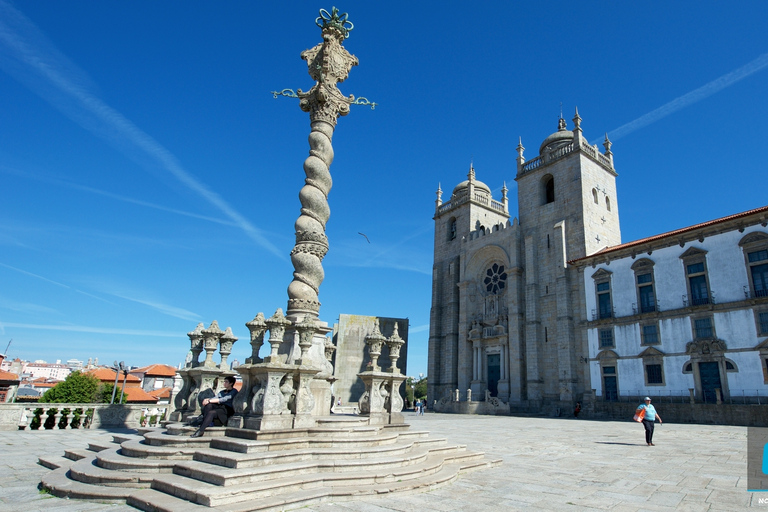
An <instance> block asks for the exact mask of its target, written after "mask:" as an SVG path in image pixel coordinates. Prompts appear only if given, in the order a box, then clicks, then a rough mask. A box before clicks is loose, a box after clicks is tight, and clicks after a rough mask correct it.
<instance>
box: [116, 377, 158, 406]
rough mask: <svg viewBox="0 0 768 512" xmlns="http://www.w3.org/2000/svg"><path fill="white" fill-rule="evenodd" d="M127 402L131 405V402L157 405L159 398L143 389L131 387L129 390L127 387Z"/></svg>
mask: <svg viewBox="0 0 768 512" xmlns="http://www.w3.org/2000/svg"><path fill="white" fill-rule="evenodd" d="M112 373H114V372H112ZM125 400H126V401H127V402H128V403H131V402H134V403H135V402H151V403H153V404H156V403H157V398H156V397H154V396H152V395H150V394H149V393H147V392H146V391H144V390H143V389H141V388H139V387H135V388H134V387H130V388H129V387H127V386H126V388H125Z"/></svg>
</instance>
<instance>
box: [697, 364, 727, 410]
mask: <svg viewBox="0 0 768 512" xmlns="http://www.w3.org/2000/svg"><path fill="white" fill-rule="evenodd" d="M699 377H700V379H701V394H702V397H703V398H704V402H705V403H708V404H714V403H715V402H717V395H716V394H715V390H716V389H720V390H722V389H723V388H722V387H721V386H720V366H719V365H718V364H717V362H716V361H711V362H707V363H699Z"/></svg>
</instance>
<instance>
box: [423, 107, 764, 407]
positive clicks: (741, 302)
mask: <svg viewBox="0 0 768 512" xmlns="http://www.w3.org/2000/svg"><path fill="white" fill-rule="evenodd" d="M524 149H525V148H523V146H522V143H520V144H519V145H518V147H517V152H518V157H517V175H516V178H515V181H517V190H518V206H519V213H518V215H519V220H518V218H513V219H511V220H510V218H511V216H510V213H509V210H508V199H507V188H506V186H503V187H502V188H501V198H500V200H495V199H494V198H493V197H492V193H491V189H490V188H489V187H488V186H487V185H486V184H484V183H483V182H481V181H479V180H478V179H477V177H476V175H475V170H474V168H472V167H471V168H470V170H469V175H468V179H467V180H466V181H463V182H461V183H459V184H458V185H457V186H456V187H455V188H454V189H453V192H452V193H451V196H450V198H449V199H448V200H447V201H445V202H443V200H442V196H443V192H442V190H441V189H440V188H439V187H438V190H437V201H436V208H435V216H434V220H435V255H434V266H433V279H432V309H431V316H430V336H429V369H428V371H429V385H428V386H429V387H428V395H429V398H430V402H431V403H433V404H434V406H435V408H436V409H437V410H438V411H440V410H443V411H446V412H482V413H496V414H503V413H508V412H510V411H511V412H514V411H521V412H522V411H528V412H539V413H547V414H557V413H559V411H561V410H563V409H565V410H570V409H572V408H573V406H574V404H575V402H577V401H581V402H582V403H583V404H585V405H587V406H588V407H587V411H594V410H595V404H599V403H603V402H606V401H614V400H619V399H620V398H621V397H620V395H622V389H623V390H624V393H623V394H624V395H626V396H625V398H626V399H627V400H630V401H631V400H634V399H635V398H636V397H635V396H634V395H639V396H642V395H644V394H650V395H655V396H659V395H663V396H672V395H673V393H674V395H675V396H680V397H683V395H685V397H687V396H688V395H689V394H690V400H691V402H692V403H693V402H694V401H706V400H709V401H710V402H711V401H712V400H713V398H712V397H715V396H717V397H719V398H718V399H717V400H719V401H722V400H724V397H725V396H726V394H732V395H733V394H738V393H740V394H741V395H742V396H746V395H747V394H749V395H750V396H757V397H759V396H761V394H762V395H763V398H766V397H768V387H767V386H768V377H765V378H764V375H768V362H766V361H768V358H766V357H765V354H767V353H768V349H766V348H765V346H768V340H767V339H766V334H768V333H765V332H764V331H765V329H768V327H766V326H765V325H761V321H762V322H763V323H764V324H766V325H768V323H767V322H768V313H765V311H768V294H767V293H765V292H764V291H761V290H764V289H768V253H766V254H763V252H765V251H763V252H761V251H762V247H763V245H765V244H763V245H760V244H762V243H763V242H762V241H763V240H768V233H765V229H764V228H765V226H766V212H768V207H767V208H763V209H759V210H757V211H754V212H745V213H744V214H740V215H739V216H738V220H737V221H733V222H720V220H718V221H710V222H709V223H705V224H703V225H702V226H706V227H707V228H706V229H704V228H701V227H700V226H692V227H689V228H684V229H683V230H678V231H676V232H673V233H672V234H665V235H658V236H656V237H651V238H648V239H643V240H639V241H635V242H630V243H628V244H622V240H621V230H620V224H619V208H618V207H619V205H618V201H617V194H616V177H617V172H616V170H615V169H614V166H613V154H612V152H611V143H610V141H609V140H608V138H607V137H606V139H605V142H604V143H603V150H602V151H601V150H599V149H598V147H597V146H596V145H595V146H592V145H589V144H588V142H587V140H586V139H585V137H584V136H583V134H582V131H581V118H580V117H579V114H578V111H576V115H575V117H574V118H573V129H572V130H569V129H568V127H567V124H566V121H565V120H564V119H560V120H559V126H558V130H557V131H556V132H555V133H553V134H552V135H550V136H548V137H547V138H546V139H544V141H543V142H542V143H541V145H540V147H539V152H538V155H537V156H536V157H535V158H533V159H530V160H526V159H525V157H524V154H523V153H524ZM715 225H717V229H716V230H715V228H713V227H712V226H715ZM749 226H752V228H750V229H748V231H750V232H751V231H754V233H752V235H751V236H752V238H750V239H749V240H752V239H753V238H754V239H755V240H758V239H759V241H758V242H754V243H753V242H749V243H746V242H744V243H742V246H744V247H746V248H747V249H750V248H751V249H750V251H751V252H749V253H747V252H744V251H745V250H746V249H744V248H743V247H742V248H740V246H739V245H738V244H736V245H734V247H733V248H729V249H728V251H730V252H724V254H726V253H727V254H730V255H731V256H732V258H731V259H733V262H725V263H724V262H722V261H717V262H715V260H714V254H715V253H716V251H715V250H713V249H711V247H714V246H719V245H718V244H720V245H722V244H723V243H730V242H724V241H725V240H729V241H730V240H731V239H732V238H733V239H736V238H738V239H742V238H743V237H744V231H745V229H747V227H749ZM707 229H709V231H707ZM710 231H711V233H710ZM736 231H739V232H738V233H736ZM680 232H685V233H687V235H686V236H685V237H682V238H681V236H680V235H679V233H680ZM731 232H733V233H735V234H731V235H727V236H724V235H726V234H727V233H731ZM736 235H739V236H736ZM715 236H716V237H718V238H717V240H715V239H712V240H711V241H710V242H708V244H704V245H705V246H707V247H704V246H702V243H701V242H703V240H704V238H705V237H707V238H708V237H715ZM683 238H685V240H683ZM689 240H692V241H694V242H698V243H697V244H696V243H694V246H693V247H692V248H689V247H686V249H689V250H688V251H687V252H685V253H684V254H683V255H677V254H675V257H674V258H673V259H670V258H671V257H669V256H668V255H667V252H669V254H672V252H670V251H661V248H662V247H668V246H670V245H674V244H678V243H679V244H680V246H681V247H682V246H683V245H685V244H686V243H689ZM718 240H719V241H718ZM713 244H714V246H713ZM750 244H751V245H750ZM755 244H757V245H759V246H760V247H758V249H754V247H752V246H755V247H756V245H755ZM656 246H658V249H659V254H658V255H657V256H656V257H655V258H653V257H651V255H652V254H653V252H654V250H655V249H656V248H657V247H656ZM640 250H643V251H645V252H646V254H645V258H644V259H641V258H640V256H638V254H639V251H640ZM707 250H710V251H711V254H712V255H713V256H712V259H713V261H712V262H711V263H709V267H708V268H710V269H711V270H714V268H715V266H716V264H717V265H718V266H719V265H725V266H730V267H731V268H735V267H733V265H736V266H739V268H740V267H744V265H745V263H744V262H745V261H747V262H748V265H747V266H748V267H749V268H746V267H745V268H744V269H742V270H743V271H739V272H736V273H734V272H731V273H733V274H734V276H735V275H736V274H738V276H739V277H740V278H741V277H744V279H741V281H744V282H743V283H741V281H739V283H741V284H738V283H736V282H735V281H734V282H733V283H731V284H732V286H730V287H729V289H730V288H733V287H734V286H735V287H736V288H738V290H741V289H742V288H741V287H742V285H743V287H744V288H743V289H744V290H745V292H744V293H746V294H747V297H746V298H744V297H743V296H742V295H743V294H741V295H740V294H733V295H734V296H733V297H732V298H730V297H729V305H727V306H723V305H722V304H721V305H716V304H715V300H714V298H712V294H713V293H714V292H713V291H712V290H711V288H707V289H706V290H704V291H701V290H700V288H701V287H702V286H705V287H706V286H710V283H709V281H707V282H705V284H703V285H702V284H701V283H702V282H704V281H703V278H700V277H699V276H698V274H696V275H693V274H692V275H691V276H693V277H690V278H689V277H688V276H687V275H686V274H685V268H688V267H684V266H683V265H694V266H692V267H690V269H694V270H696V271H697V272H698V269H699V267H701V265H699V263H700V262H704V267H702V268H705V267H706V261H705V260H706V259H707V257H706V253H707ZM753 253H754V254H753ZM678 256H679V257H678ZM763 256H765V257H766V261H765V262H763V260H762V259H760V258H762V257H763ZM718 257H719V256H718ZM635 258H638V260H637V261H636V260H635ZM660 258H661V259H660ZM756 258H757V259H756ZM620 260H621V261H620ZM624 260H626V262H625V261H624ZM662 260H663V261H662ZM694 260H695V261H694ZM612 261H614V262H615V263H614V267H615V266H617V265H618V266H619V267H620V268H621V269H622V271H623V269H624V267H626V268H627V269H628V270H627V272H624V273H626V274H627V276H628V277H627V278H626V279H625V277H624V275H623V274H622V276H621V279H619V278H618V277H617V275H618V274H616V270H611V262H612ZM691 262H692V263H691ZM731 263H732V265H731ZM763 263H767V264H765V265H763ZM654 265H655V266H656V268H657V269H665V274H661V273H658V274H657V275H655V276H654V275H653V272H650V275H651V279H654V281H653V283H652V284H653V285H655V287H652V288H648V283H649V282H648V275H649V272H646V271H645V270H643V269H647V268H653V267H654ZM696 265H698V266H696ZM598 267H600V268H598ZM677 267H680V268H679V269H678V268H677ZM667 269H669V270H667ZM674 272H677V273H678V274H679V275H675V277H674V278H673V277H671V276H670V277H668V276H667V273H674ZM742 274H743V276H742ZM702 275H703V274H702ZM712 275H713V276H714V275H715V274H712ZM612 276H613V277H612ZM745 276H746V277H745ZM694 278H695V279H694ZM636 279H639V281H637V282H636V281H635V280H636ZM691 279H694V280H693V281H691ZM713 279H714V277H713ZM625 281H626V282H625ZM678 281H679V283H678ZM686 282H688V285H686V284H685V283H686ZM680 283H683V284H680ZM690 283H694V284H690ZM681 286H682V288H681ZM685 286H688V288H691V287H695V288H696V289H695V290H693V288H691V289H687V288H685ZM762 287H765V288H762ZM721 288H723V289H725V286H722V287H721ZM734 289H735V288H734ZM692 290H693V291H692ZM750 290H751V292H750ZM755 290H758V291H757V292H755ZM686 292H687V294H688V296H689V297H693V296H694V294H696V293H698V294H699V295H701V294H704V296H707V297H710V299H709V300H698V301H694V300H692V299H691V300H686V295H685V293H686ZM655 293H660V294H661V293H663V294H665V300H666V302H667V308H666V309H665V310H664V311H663V312H662V308H661V306H660V305H659V302H658V301H657V300H656V297H655V295H654V294H655ZM749 293H752V296H750V295H749ZM638 294H642V295H638ZM676 294H679V295H681V297H682V298H681V300H672V299H671V297H672V296H676ZM667 296H668V297H670V298H669V299H667ZM697 296H698V295H697ZM619 298H621V299H622V302H621V303H618V299H619ZM614 301H617V302H614ZM624 302H626V304H624ZM677 302H679V304H677ZM650 304H653V307H651V306H650ZM601 308H602V309H601ZM673 310H674V311H673ZM720 310H728V311H731V310H738V311H741V313H733V314H730V316H727V317H726V316H725V315H719V314H718V311H720ZM736 317H738V318H742V317H743V322H742V323H743V325H740V327H738V328H736V329H730V330H726V327H725V324H724V326H723V327H722V328H720V329H719V330H717V332H718V333H721V332H722V333H725V332H737V333H739V335H738V336H737V338H738V339H733V340H732V341H730V342H727V341H726V340H723V339H720V338H717V337H715V336H714V335H708V336H709V337H706V336H704V335H707V334H708V333H709V331H707V332H706V333H705V332H704V330H702V331H701V332H700V333H699V334H697V333H696V326H697V325H699V324H702V325H703V323H704V321H703V320H699V319H701V318H705V319H711V321H712V322H713V323H715V324H716V323H717V322H718V319H719V318H723V319H724V320H723V322H727V323H728V325H729V326H730V325H732V323H733V321H734V318H736ZM764 317H765V318H764ZM667 318H677V319H680V320H679V321H678V320H676V321H678V322H679V323H680V325H683V324H685V325H688V324H689V323H690V324H691V326H693V328H689V329H688V331H687V332H684V329H682V328H676V329H672V330H670V329H668V326H667V323H668V322H667V320H666V319H667ZM665 322H667V323H665ZM697 322H698V323H697ZM655 325H658V329H659V333H660V334H661V336H657V337H656V338H654V337H653V332H652V331H653V327H652V326H655ZM611 329H613V331H615V332H616V334H615V339H616V340H617V341H616V344H611V343H609V341H612V340H613V339H614V338H611V340H609V339H608V336H609V334H610V335H611V336H613V334H612V332H613V331H611ZM713 329H714V325H713ZM662 331H663V332H662ZM628 333H629V334H628ZM631 333H635V334H636V336H634V335H630V334H631ZM702 333H703V334H702ZM600 336H604V337H605V340H603V342H600V339H599V337H600ZM633 336H634V337H633ZM702 336H704V337H702ZM745 336H746V338H745ZM761 336H762V337H761ZM619 340H620V341H619ZM659 340H661V341H660V342H659ZM689 342H690V343H689ZM687 343H688V344H687ZM704 344H706V345H707V347H710V345H711V346H712V347H714V350H716V351H720V352H723V351H724V350H727V349H726V347H727V346H731V347H734V350H736V351H740V353H739V354H726V353H723V354H721V355H720V356H719V358H715V359H713V358H712V357H709V356H708V355H705V356H701V357H698V356H696V354H695V353H694V354H693V357H692V356H691V354H692V353H693V352H695V350H697V349H698V347H699V346H704ZM686 347H688V348H686ZM691 347H693V348H691ZM702 350H704V349H702ZM686 351H687V352H688V354H686V353H685V352H686ZM746 352H750V354H746ZM697 357H698V358H697ZM745 358H746V359H745ZM667 360H668V362H667V363H666V364H665V363H664V362H665V361H667ZM691 361H693V364H692V363H691ZM697 361H702V362H705V363H708V362H710V361H717V362H718V364H719V365H720V366H719V367H715V366H714V365H709V366H708V365H706V364H705V365H698V364H697ZM737 363H739V364H737ZM678 366H680V368H677V367H678ZM710 366H711V368H710ZM737 366H738V367H740V368H742V369H743V370H742V374H741V375H737V373H738V372H737V371H736V370H737ZM615 368H619V369H620V370H622V371H620V372H618V373H617V374H616V376H615V378H614V377H613V374H611V373H610V372H612V371H616V370H615ZM660 368H661V369H663V375H662V376H661V377H660V376H659V371H662V370H660ZM760 368H762V370H760ZM705 371H706V372H709V373H711V374H712V375H714V377H712V378H711V379H710V380H712V379H714V378H715V377H720V379H721V381H722V382H719V381H716V380H714V381H713V382H715V383H714V384H711V383H710V384H707V383H706V382H709V381H708V380H707V379H709V377H706V378H705V377H702V375H704V372H705ZM643 372H645V373H646V375H645V378H643ZM648 372H651V373H648ZM729 372H730V373H729ZM677 373H679V374H680V375H677ZM709 373H708V374H707V375H709ZM673 374H674V375H673ZM763 374H764V375H763ZM705 381H706V382H705ZM622 382H623V384H622ZM606 383H607V384H606ZM606 385H610V389H607V388H606ZM668 386H672V387H674V389H672V387H668ZM715 386H719V387H717V390H716V391H715ZM630 390H632V391H631V394H632V396H631V397H630V396H629V395H627V393H630ZM689 391H690V393H689ZM734 391H735V393H734ZM681 399H682V398H681ZM745 403H746V400H745ZM763 403H764V402H763ZM468 404H475V405H474V406H471V405H468Z"/></svg>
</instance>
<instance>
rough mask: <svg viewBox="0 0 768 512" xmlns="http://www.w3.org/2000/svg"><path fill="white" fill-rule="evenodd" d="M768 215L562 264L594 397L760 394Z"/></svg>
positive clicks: (724, 221) (766, 346) (764, 366)
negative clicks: (577, 301) (577, 293)
mask: <svg viewBox="0 0 768 512" xmlns="http://www.w3.org/2000/svg"><path fill="white" fill-rule="evenodd" d="M767 219H768V207H763V208H758V209H756V210H751V211H747V212H743V213H740V214H736V215H731V216H729V217H724V218H721V219H717V220H713V221H710V222H705V223H703V224H697V225H695V226H690V227H687V228H683V229H679V230H676V231H673V232H670V233H665V234H663V235H658V236H654V237H650V238H645V239H642V240H637V241H634V242H629V243H626V244H622V245H618V246H615V247H611V248H608V249H606V250H604V251H601V252H598V253H596V254H594V255H591V256H588V257H585V258H581V259H579V260H576V261H571V262H569V263H570V264H571V265H574V266H575V267H576V268H577V269H578V270H579V272H581V273H583V276H582V278H583V287H584V297H585V302H584V308H585V310H584V311H583V314H584V315H586V317H587V322H586V330H587V336H588V347H589V367H590V377H591V379H590V380H591V382H592V388H593V389H595V391H596V394H597V396H598V397H602V399H603V400H616V399H617V398H619V397H621V396H633V397H640V396H643V395H652V396H665V395H672V396H683V397H689V396H690V394H691V393H693V395H694V399H695V400H696V401H701V402H707V403H716V402H718V401H723V400H726V401H731V400H732V399H734V398H737V399H738V401H741V400H743V399H744V397H757V396H768V385H767V384H768V229H766V224H767V222H766V220H767Z"/></svg>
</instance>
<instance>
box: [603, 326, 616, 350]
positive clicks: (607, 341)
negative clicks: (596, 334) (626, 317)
mask: <svg viewBox="0 0 768 512" xmlns="http://www.w3.org/2000/svg"><path fill="white" fill-rule="evenodd" d="M612 347H613V329H600V348H612Z"/></svg>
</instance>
